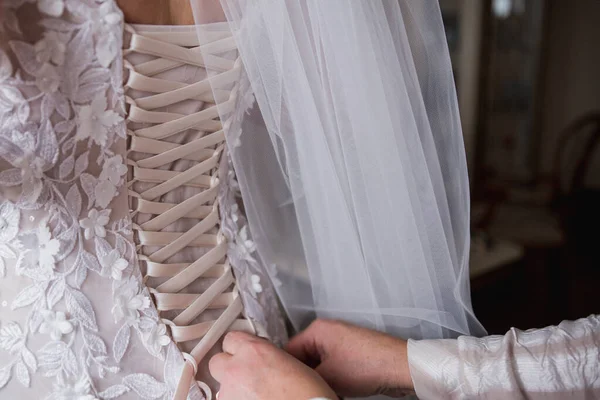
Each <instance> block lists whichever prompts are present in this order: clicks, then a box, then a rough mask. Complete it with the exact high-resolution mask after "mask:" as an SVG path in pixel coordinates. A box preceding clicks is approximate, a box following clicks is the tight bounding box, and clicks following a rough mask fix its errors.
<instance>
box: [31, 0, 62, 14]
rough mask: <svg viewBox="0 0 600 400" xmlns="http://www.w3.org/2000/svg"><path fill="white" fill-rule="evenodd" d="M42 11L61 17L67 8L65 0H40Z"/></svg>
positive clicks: (39, 4) (39, 7) (38, 3)
mask: <svg viewBox="0 0 600 400" xmlns="http://www.w3.org/2000/svg"><path fill="white" fill-rule="evenodd" d="M37 5H38V9H39V10H40V12H42V13H44V14H47V15H50V16H52V17H60V16H61V15H62V13H63V12H64V10H65V2H64V0H38V2H37Z"/></svg>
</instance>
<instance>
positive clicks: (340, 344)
mask: <svg viewBox="0 0 600 400" xmlns="http://www.w3.org/2000/svg"><path fill="white" fill-rule="evenodd" d="M286 349H287V351H288V352H289V353H290V354H292V355H293V356H295V357H296V358H298V359H299V360H301V361H303V362H304V363H306V364H307V365H310V366H313V367H316V371H317V372H318V373H319V375H321V376H322V377H323V379H325V381H326V382H327V383H328V384H329V385H330V386H331V387H332V388H333V389H334V390H335V391H336V393H337V394H338V395H340V396H348V397H362V396H372V395H375V394H385V395H388V396H397V397H400V396H402V395H404V394H408V393H412V391H413V390H414V389H413V383H412V379H411V377H410V371H409V367H408V358H407V350H406V341H404V340H400V339H396V338H393V337H392V336H389V335H386V334H383V333H380V332H375V331H372V330H369V329H364V328H359V327H357V326H352V325H349V324H346V323H343V322H337V321H328V320H317V321H315V322H313V323H312V324H311V325H310V326H309V327H308V328H307V329H306V330H305V331H304V332H302V333H300V334H298V335H297V336H296V337H294V338H293V339H292V340H291V341H290V343H289V344H288V346H287V348H286Z"/></svg>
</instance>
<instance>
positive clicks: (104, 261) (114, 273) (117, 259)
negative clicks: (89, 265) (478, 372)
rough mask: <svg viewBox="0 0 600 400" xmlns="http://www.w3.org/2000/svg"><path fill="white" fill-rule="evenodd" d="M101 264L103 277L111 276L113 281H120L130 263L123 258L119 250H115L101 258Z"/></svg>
mask: <svg viewBox="0 0 600 400" xmlns="http://www.w3.org/2000/svg"><path fill="white" fill-rule="evenodd" d="M100 264H101V265H102V271H103V273H102V275H110V276H111V277H112V278H113V279H115V280H117V281H120V280H121V279H122V278H123V271H124V270H125V269H126V268H127V266H128V265H129V262H128V261H127V260H126V259H124V258H122V257H121V255H120V254H119V251H118V250H116V249H113V250H111V251H110V252H109V253H108V254H106V255H105V256H102V257H101V258H100ZM105 271H106V272H105Z"/></svg>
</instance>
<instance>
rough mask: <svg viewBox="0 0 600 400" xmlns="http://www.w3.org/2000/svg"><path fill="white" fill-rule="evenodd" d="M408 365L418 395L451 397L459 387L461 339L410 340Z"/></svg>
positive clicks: (426, 397)
mask: <svg viewBox="0 0 600 400" xmlns="http://www.w3.org/2000/svg"><path fill="white" fill-rule="evenodd" d="M408 364H409V369H410V375H411V378H412V381H413V385H414V388H415V392H416V394H417V397H418V398H419V399H422V400H427V399H451V398H454V397H455V395H457V394H458V393H457V388H458V387H459V381H458V376H459V364H460V359H459V356H458V341H457V340H454V339H439V340H412V339H409V340H408Z"/></svg>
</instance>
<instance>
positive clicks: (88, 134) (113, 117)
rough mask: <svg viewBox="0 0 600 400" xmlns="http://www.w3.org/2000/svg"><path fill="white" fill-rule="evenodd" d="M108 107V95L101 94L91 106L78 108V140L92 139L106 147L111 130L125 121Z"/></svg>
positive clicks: (76, 137) (76, 136)
mask: <svg viewBox="0 0 600 400" xmlns="http://www.w3.org/2000/svg"><path fill="white" fill-rule="evenodd" d="M107 106H108V101H107V99H106V95H105V94H104V93H99V94H98V95H97V96H96V97H94V99H93V100H92V103H91V104H90V105H89V106H82V107H78V108H77V127H78V129H77V134H76V135H75V139H76V140H85V139H92V140H93V141H94V142H96V144H98V145H100V146H106V143H107V140H108V133H109V128H112V127H114V126H115V125H117V124H119V123H120V122H122V121H123V117H121V116H120V115H119V114H117V113H116V112H114V111H113V110H111V109H107Z"/></svg>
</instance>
